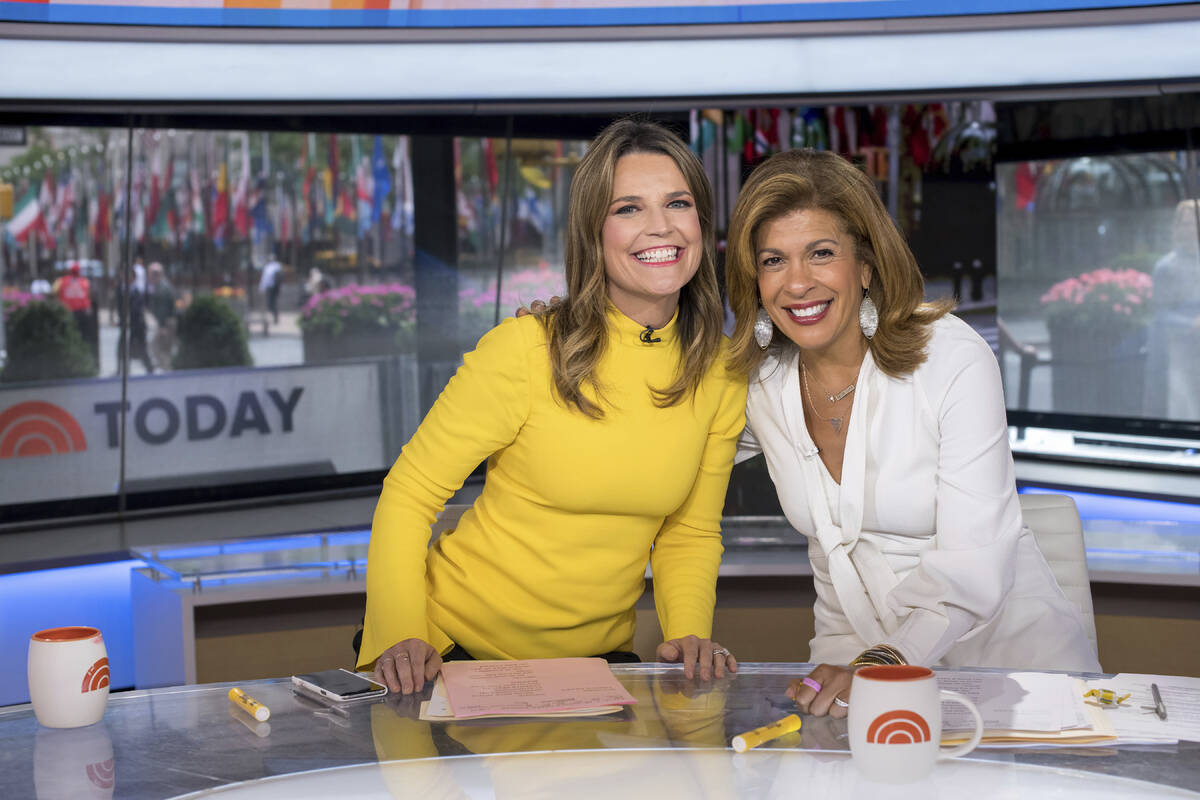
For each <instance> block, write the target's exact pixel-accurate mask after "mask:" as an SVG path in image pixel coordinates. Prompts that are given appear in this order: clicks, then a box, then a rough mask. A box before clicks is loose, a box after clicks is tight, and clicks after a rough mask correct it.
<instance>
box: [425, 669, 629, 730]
mask: <svg viewBox="0 0 1200 800" xmlns="http://www.w3.org/2000/svg"><path fill="white" fill-rule="evenodd" d="M442 680H443V681H444V682H445V685H446V697H447V699H448V700H449V701H450V708H451V710H452V711H453V712H454V716H455V717H457V718H460V719H461V718H465V717H478V716H484V715H490V716H495V715H507V714H511V715H521V714H539V713H546V712H548V711H571V710H577V709H586V708H595V707H596V706H612V705H629V704H632V703H636V702H637V700H635V699H634V698H633V696H632V695H630V694H629V692H627V691H625V687H623V686H622V685H621V683H620V682H619V681H618V680H617V678H616V676H615V675H613V673H612V670H611V669H609V666H608V662H606V661H605V660H604V659H602V658H536V659H527V660H524V661H451V662H449V663H446V664H443V665H442Z"/></svg>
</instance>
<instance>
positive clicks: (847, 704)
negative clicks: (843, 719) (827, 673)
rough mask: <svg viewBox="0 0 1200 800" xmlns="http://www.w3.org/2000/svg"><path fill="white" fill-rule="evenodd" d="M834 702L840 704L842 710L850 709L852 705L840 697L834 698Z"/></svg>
mask: <svg viewBox="0 0 1200 800" xmlns="http://www.w3.org/2000/svg"><path fill="white" fill-rule="evenodd" d="M833 702H835V703H837V704H838V705H839V706H841V707H842V708H849V707H850V704H849V703H847V702H846V701H845V700H843V699H842V698H840V697H835V698H833Z"/></svg>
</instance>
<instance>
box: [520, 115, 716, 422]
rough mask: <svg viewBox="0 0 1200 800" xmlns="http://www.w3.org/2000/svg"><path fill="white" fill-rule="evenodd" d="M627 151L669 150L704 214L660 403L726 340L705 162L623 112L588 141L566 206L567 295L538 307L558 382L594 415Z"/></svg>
mask: <svg viewBox="0 0 1200 800" xmlns="http://www.w3.org/2000/svg"><path fill="white" fill-rule="evenodd" d="M630 153H660V154H662V155H665V156H669V157H670V158H671V160H672V161H674V162H675V165H676V166H678V167H679V171H680V172H681V173H683V177H684V179H685V180H686V181H687V185H688V189H689V190H690V191H691V193H692V198H693V199H694V201H695V205H696V213H697V215H698V216H699V218H700V233H701V240H702V242H703V249H702V253H701V256H700V266H699V267H698V268H697V270H696V274H695V275H694V276H693V277H692V279H691V280H690V281H688V282H687V284H686V285H684V287H683V289H682V290H681V291H680V292H679V317H678V319H677V320H676V323H675V327H676V331H677V334H678V341H679V347H680V352H679V372H678V374H677V375H676V378H675V381H674V382H673V383H671V384H670V385H669V386H666V387H664V388H658V387H653V388H652V391H653V393H654V398H655V402H656V403H657V404H658V405H659V406H660V407H666V406H672V405H677V404H679V403H680V402H682V401H683V399H684V397H685V396H686V395H688V394H690V393H693V392H695V391H696V389H697V388H699V386H700V382H701V380H702V379H703V377H704V374H705V373H706V372H707V371H708V369H709V367H710V366H711V364H712V362H713V360H714V359H715V358H716V357H717V354H718V353H719V352H720V347H721V321H722V317H723V312H722V307H721V298H720V293H719V291H718V289H717V270H716V260H715V257H714V251H715V245H714V238H713V211H712V188H711V187H710V186H709V183H708V177H707V176H706V175H705V173H704V167H703V165H701V163H700V160H699V159H698V158H696V156H695V154H694V153H692V151H691V150H690V149H689V148H688V146H687V145H685V144H684V143H683V142H682V141H680V140H679V137H677V136H676V135H675V134H673V133H671V131H669V130H667V129H666V128H664V127H663V126H661V125H659V124H657V123H653V122H648V121H642V120H634V119H619V120H617V121H616V122H614V123H612V124H611V125H609V126H608V127H607V128H605V129H604V130H603V131H602V132H601V133H600V135H599V136H597V137H596V139H595V141H593V142H592V143H591V145H590V146H589V147H588V151H587V154H586V155H585V156H584V157H583V159H582V160H581V161H580V162H579V167H578V168H577V169H576V170H575V177H574V178H573V179H572V180H571V198H570V205H569V208H568V211H567V246H566V273H567V275H566V277H567V298H566V299H565V300H564V301H563V302H562V303H561V304H560V305H559V306H557V307H556V308H554V309H553V310H552V311H549V312H546V313H544V314H542V315H540V317H539V318H540V319H541V320H542V324H543V325H545V326H546V331H547V335H548V338H549V348H550V366H551V369H552V372H553V377H554V388H555V391H556V392H557V393H558V395H559V396H560V397H561V398H562V400H563V401H564V402H565V403H566V404H567V405H568V406H574V407H575V408H577V409H578V410H580V411H582V412H583V413H584V414H587V415H588V416H590V417H602V416H604V411H603V409H601V407H600V405H599V403H597V402H593V400H591V399H589V398H588V397H587V396H586V395H585V394H584V392H583V388H584V386H585V385H588V386H591V388H592V392H593V395H594V397H595V398H596V399H597V400H600V401H603V397H604V391H603V390H604V387H602V386H601V385H600V383H599V381H598V379H597V377H596V369H597V367H598V366H599V364H600V360H601V358H602V357H603V355H604V350H605V346H606V344H607V342H608V306H609V299H608V281H607V279H606V277H605V272H604V245H603V240H602V229H603V227H604V220H605V218H606V217H607V215H608V208H609V205H610V204H611V202H612V186H613V174H614V173H615V171H616V166H617V160H618V159H620V158H621V156H624V155H629V154H630Z"/></svg>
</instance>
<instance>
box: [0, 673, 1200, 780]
mask: <svg viewBox="0 0 1200 800" xmlns="http://www.w3.org/2000/svg"><path fill="white" fill-rule="evenodd" d="M808 669H809V667H808V666H807V665H801V664H743V665H742V666H741V669H740V671H739V672H738V674H737V675H736V676H735V677H732V678H727V679H724V680H720V681H714V682H711V683H709V684H707V685H705V684H700V683H699V682H696V681H688V680H686V679H685V678H684V677H683V673H682V671H681V670H680V669H679V668H678V667H673V666H668V665H659V664H639V665H615V666H614V667H613V671H614V672H615V673H616V675H617V676H618V678H619V679H620V680H621V681H622V683H624V684H625V686H626V688H628V689H629V690H630V692H631V693H632V694H633V695H634V696H635V697H636V698H637V699H638V702H637V704H636V705H635V706H634V707H632V708H631V709H630V710H628V711H625V712H621V713H619V714H616V715H610V716H606V717H591V718H578V719H570V720H545V719H542V720H477V721H473V722H456V723H429V722H423V721H421V720H419V719H418V718H417V715H418V710H419V698H417V697H408V698H404V697H400V696H390V697H388V698H387V699H386V700H384V701H380V702H375V703H372V704H368V705H358V706H352V707H350V708H348V709H345V710H343V711H340V712H339V711H337V710H332V709H329V708H327V707H325V706H322V705H319V704H316V703H313V702H311V701H308V700H306V699H303V698H300V697H297V696H296V695H294V694H293V693H292V691H291V686H290V682H289V681H288V680H286V679H277V680H268V681H250V682H246V683H243V684H240V685H241V686H242V687H243V688H244V689H245V690H246V692H247V693H249V694H250V695H252V696H253V697H255V698H256V699H257V700H259V701H260V702H262V703H264V704H265V705H267V706H268V707H269V708H270V709H271V717H270V720H269V721H267V722H264V723H257V722H255V721H254V720H253V719H252V718H251V717H250V716H248V715H247V714H246V713H245V712H243V711H241V710H240V709H238V708H236V707H235V706H233V705H232V704H231V703H230V702H229V700H228V698H227V692H228V689H229V687H230V685H232V684H219V685H218V684H212V685H203V686H179V687H171V688H163V689H152V690H147V691H132V692H121V693H115V694H113V695H112V696H111V697H110V699H109V703H108V708H107V711H106V713H105V716H104V719H103V720H101V721H100V722H99V723H97V724H96V725H92V726H89V727H87V728H77V729H73V730H51V729H47V728H42V727H41V726H39V725H38V723H37V721H36V719H35V718H34V715H33V711H32V709H31V708H30V707H29V706H28V705H23V706H11V707H8V708H4V709H0V798H5V800H19V799H20V798H38V800H49V799H51V798H53V799H54V800H58V798H71V800H75V798H108V797H118V798H171V797H179V796H185V797H207V796H210V795H211V796H215V797H219V798H229V800H235V799H236V800H241V798H308V797H311V798H335V799H336V800H346V799H348V798H408V797H412V798H432V799H434V800H437V799H440V798H447V799H448V800H449V799H450V798H472V799H474V798H566V799H567V800H587V798H605V800H635V798H653V800H667V799H668V798H677V797H680V798H705V799H710V798H711V799H713V800H717V799H724V798H729V799H730V800H732V799H733V798H791V797H796V798H839V797H863V798H872V800H875V799H876V798H883V797H916V798H955V797H963V798H970V800H982V799H983V798H1022V799H1024V798H1037V797H1054V798H1074V797H1079V798H1088V799H1089V800H1095V798H1140V797H1192V798H1196V797H1200V793H1197V792H1198V790H1200V744H1197V743H1192V742H1181V743H1180V744H1179V745H1177V746H1157V747H1088V748H1079V749H1073V750H1063V749H1055V750H1032V749H987V750H977V751H976V752H975V753H974V754H972V755H971V756H970V757H969V758H967V759H962V760H958V761H944V762H940V763H939V764H938V766H937V767H936V768H935V770H934V772H933V774H932V776H931V777H930V778H927V779H926V780H924V781H922V782H920V783H917V784H908V785H901V786H893V787H888V786H883V785H880V784H877V783H868V782H866V781H865V780H864V779H862V778H860V777H859V775H858V773H857V771H856V770H855V768H854V766H853V763H852V762H851V760H850V756H849V752H848V749H847V744H846V739H845V733H846V726H845V721H844V720H842V721H836V720H830V719H828V718H823V719H816V718H812V717H806V718H804V727H803V728H802V730H801V731H800V732H799V733H796V734H790V735H788V736H787V737H784V738H782V739H778V740H776V741H774V742H770V743H768V744H766V745H764V746H763V747H761V748H759V749H756V750H752V751H750V752H747V753H742V754H736V753H734V752H733V750H731V749H729V739H730V738H731V737H732V736H733V735H735V734H737V733H740V732H742V731H745V730H749V729H751V728H755V727H758V726H759V725H763V724H765V723H767V722H770V721H773V720H775V719H777V718H779V717H781V716H783V715H784V714H786V713H788V712H789V709H788V701H787V698H786V697H785V696H784V690H785V689H786V687H787V683H788V680H789V679H790V678H792V677H795V676H797V675H802V674H804V673H806V672H807V671H808ZM425 695H426V696H428V688H427V689H426V691H425Z"/></svg>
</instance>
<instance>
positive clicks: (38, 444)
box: [0, 400, 87, 458]
mask: <svg viewBox="0 0 1200 800" xmlns="http://www.w3.org/2000/svg"><path fill="white" fill-rule="evenodd" d="M84 450H87V438H86V437H84V435H83V429H82V428H80V427H79V422H78V421H76V419H75V417H73V416H71V415H70V414H69V413H67V412H66V411H64V410H63V409H62V408H60V407H59V406H56V405H54V404H53V403H46V402H43V401H41V400H31V401H29V402H26V403H17V404H16V405H15V406H12V407H11V408H8V409H6V410H5V411H4V412H3V413H0V458H24V457H25V456H48V455H56V454H59V453H78V452H82V451H84Z"/></svg>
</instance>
